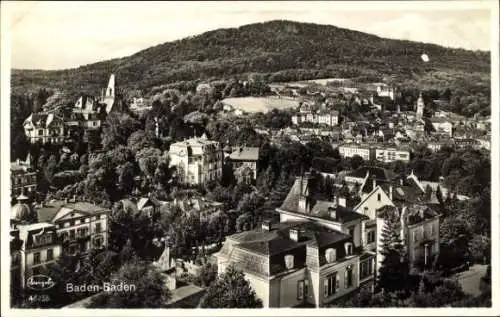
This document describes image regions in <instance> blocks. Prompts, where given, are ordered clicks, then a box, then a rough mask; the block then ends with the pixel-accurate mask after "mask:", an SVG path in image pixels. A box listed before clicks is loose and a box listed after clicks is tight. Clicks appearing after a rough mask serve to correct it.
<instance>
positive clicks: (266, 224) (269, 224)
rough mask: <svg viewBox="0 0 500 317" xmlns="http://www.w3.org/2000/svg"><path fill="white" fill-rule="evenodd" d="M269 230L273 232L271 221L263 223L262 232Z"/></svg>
mask: <svg viewBox="0 0 500 317" xmlns="http://www.w3.org/2000/svg"><path fill="white" fill-rule="evenodd" d="M269 230H271V220H264V221H262V231H269Z"/></svg>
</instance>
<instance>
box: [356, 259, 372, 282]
mask: <svg viewBox="0 0 500 317" xmlns="http://www.w3.org/2000/svg"><path fill="white" fill-rule="evenodd" d="M360 267H361V272H360V273H359V278H360V279H365V278H367V277H368V276H370V275H372V274H373V259H368V260H366V261H364V262H362V263H361V266H360Z"/></svg>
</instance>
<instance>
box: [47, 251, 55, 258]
mask: <svg viewBox="0 0 500 317" xmlns="http://www.w3.org/2000/svg"><path fill="white" fill-rule="evenodd" d="M53 259H54V250H52V249H48V250H47V261H52V260H53Z"/></svg>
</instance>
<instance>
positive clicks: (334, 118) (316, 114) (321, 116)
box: [292, 106, 339, 127]
mask: <svg viewBox="0 0 500 317" xmlns="http://www.w3.org/2000/svg"><path fill="white" fill-rule="evenodd" d="M308 109H310V108H308V107H305V108H304V106H302V107H301V109H300V111H299V113H297V114H296V115H294V116H292V123H293V124H295V125H300V124H302V123H305V122H309V123H313V124H323V125H327V126H331V127H333V126H337V125H338V123H339V112H338V111H327V110H322V111H314V110H308Z"/></svg>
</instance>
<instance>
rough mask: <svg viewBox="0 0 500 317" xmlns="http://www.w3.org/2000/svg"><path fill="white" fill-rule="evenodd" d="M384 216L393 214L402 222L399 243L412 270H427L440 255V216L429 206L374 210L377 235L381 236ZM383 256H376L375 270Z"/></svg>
mask: <svg viewBox="0 0 500 317" xmlns="http://www.w3.org/2000/svg"><path fill="white" fill-rule="evenodd" d="M386 213H396V215H397V216H398V218H399V220H400V221H401V240H402V242H403V244H404V246H405V247H406V251H407V254H408V260H409V262H410V265H411V267H413V268H417V269H424V268H429V267H430V266H431V265H432V263H433V261H435V260H436V258H437V255H438V254H439V239H440V237H439V215H438V214H437V213H436V212H435V211H434V210H432V209H431V208H430V207H428V206H425V205H421V204H413V205H409V206H400V207H393V206H385V207H383V208H381V209H379V210H378V211H377V236H378V237H379V243H381V242H380V237H381V236H382V234H381V233H382V230H383V228H384V226H385V219H386V218H385V217H386ZM382 260H383V255H382V254H380V253H379V254H378V255H377V271H378V269H379V268H380V264H381V262H382Z"/></svg>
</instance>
